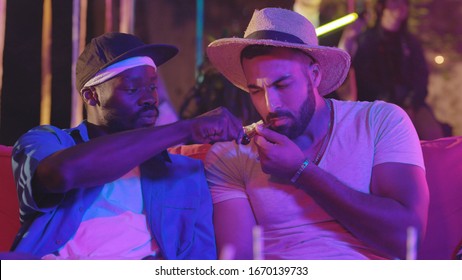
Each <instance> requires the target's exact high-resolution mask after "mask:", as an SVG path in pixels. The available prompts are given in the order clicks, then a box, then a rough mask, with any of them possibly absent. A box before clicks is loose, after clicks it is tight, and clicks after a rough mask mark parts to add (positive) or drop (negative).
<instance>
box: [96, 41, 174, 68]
mask: <svg viewBox="0 0 462 280" xmlns="http://www.w3.org/2000/svg"><path fill="white" fill-rule="evenodd" d="M177 53H178V48H177V47H175V46H172V45H165V44H151V45H144V46H140V47H138V48H134V49H131V50H130V51H128V52H125V53H123V54H121V55H119V56H118V57H116V58H115V59H113V60H112V61H111V62H109V63H107V64H105V65H104V66H102V67H101V68H100V70H101V69H104V68H106V67H108V66H109V65H112V64H114V63H116V62H119V61H121V60H124V59H127V58H130V57H135V56H148V57H150V58H151V59H152V60H153V61H154V63H155V64H156V66H160V65H162V64H164V63H165V62H167V61H168V60H170V59H171V58H173V57H174V56H175V55H176V54H177Z"/></svg>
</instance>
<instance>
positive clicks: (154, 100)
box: [140, 86, 159, 105]
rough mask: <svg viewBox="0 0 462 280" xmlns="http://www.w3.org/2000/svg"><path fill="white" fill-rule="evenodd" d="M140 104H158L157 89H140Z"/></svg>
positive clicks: (149, 87)
mask: <svg viewBox="0 0 462 280" xmlns="http://www.w3.org/2000/svg"><path fill="white" fill-rule="evenodd" d="M141 91H142V93H141V99H140V103H141V104H142V105H157V104H158V103H159V94H158V93H157V88H152V87H151V86H145V87H143V88H142V89H141Z"/></svg>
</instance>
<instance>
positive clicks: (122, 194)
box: [43, 167, 159, 260]
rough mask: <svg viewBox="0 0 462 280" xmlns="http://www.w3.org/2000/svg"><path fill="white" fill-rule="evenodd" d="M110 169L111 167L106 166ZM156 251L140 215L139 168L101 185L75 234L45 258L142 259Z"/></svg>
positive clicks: (142, 215) (141, 208)
mask: <svg viewBox="0 0 462 280" xmlns="http://www.w3.org/2000/svg"><path fill="white" fill-rule="evenodd" d="M108 168H110V167H108ZM158 252H159V248H158V245H157V242H156V241H155V239H154V238H153V237H152V235H151V233H150V230H149V227H148V224H147V221H146V215H145V214H144V213H143V198H142V193H141V183H140V169H139V167H136V168H134V169H132V170H131V171H130V172H128V173H127V174H125V175H124V176H122V177H121V178H119V179H117V180H116V181H113V182H110V183H107V184H106V185H104V187H103V190H102V191H101V193H100V195H99V196H98V198H97V199H96V200H95V202H94V203H93V204H92V205H91V206H90V207H89V208H88V209H87V211H86V212H85V214H84V216H83V220H82V223H81V224H80V226H79V228H78V229H77V232H76V233H75V235H74V236H73V237H72V238H71V239H70V240H69V241H68V242H67V243H66V244H64V246H63V247H62V248H60V249H59V252H58V254H56V255H53V254H50V255H46V256H44V257H43V258H44V259H74V260H75V259H98V260H102V259H123V260H129V259H142V258H144V257H147V256H156V254H158Z"/></svg>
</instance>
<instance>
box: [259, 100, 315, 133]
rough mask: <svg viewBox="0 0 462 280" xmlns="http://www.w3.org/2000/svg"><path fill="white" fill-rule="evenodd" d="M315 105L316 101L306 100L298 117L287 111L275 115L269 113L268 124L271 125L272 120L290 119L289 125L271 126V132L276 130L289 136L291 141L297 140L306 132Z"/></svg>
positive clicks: (279, 111)
mask: <svg viewBox="0 0 462 280" xmlns="http://www.w3.org/2000/svg"><path fill="white" fill-rule="evenodd" d="M314 108H315V103H314V99H310V98H306V99H305V101H303V103H302V105H301V106H300V108H299V110H298V112H297V116H295V115H294V114H292V113H291V112H289V111H287V110H276V112H274V113H269V114H268V116H267V117H266V121H267V123H271V119H272V118H278V117H285V118H288V119H290V122H289V124H288V125H282V126H277V127H274V126H272V125H271V126H270V129H271V130H274V131H276V132H278V133H280V134H283V135H285V136H287V137H288V138H289V139H292V140H293V139H295V138H297V137H298V136H300V135H302V133H303V132H304V131H305V130H306V128H307V126H308V124H309V123H310V121H311V118H312V117H313V114H314Z"/></svg>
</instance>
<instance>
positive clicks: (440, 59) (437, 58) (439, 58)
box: [435, 55, 444, 64]
mask: <svg viewBox="0 0 462 280" xmlns="http://www.w3.org/2000/svg"><path fill="white" fill-rule="evenodd" d="M435 62H436V64H443V63H444V56H442V55H437V56H435Z"/></svg>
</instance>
